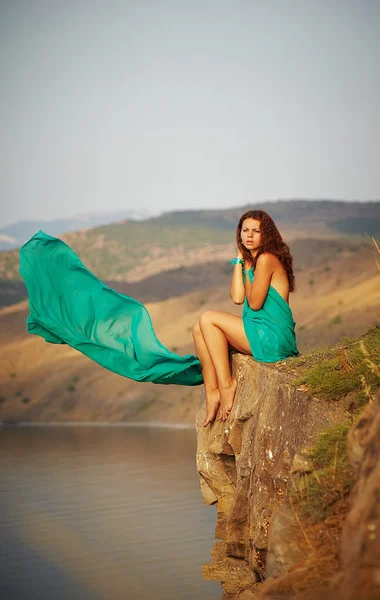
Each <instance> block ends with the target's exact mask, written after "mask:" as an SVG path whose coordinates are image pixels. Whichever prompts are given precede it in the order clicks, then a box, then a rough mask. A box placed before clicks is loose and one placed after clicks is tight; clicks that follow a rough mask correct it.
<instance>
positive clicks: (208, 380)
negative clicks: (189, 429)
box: [193, 321, 220, 427]
mask: <svg viewBox="0 0 380 600" xmlns="http://www.w3.org/2000/svg"><path fill="white" fill-rule="evenodd" d="M193 339H194V344H195V351H196V354H197V356H198V358H199V360H200V362H201V366H202V373H203V381H204V386H205V391H206V419H205V420H204V422H203V426H204V427H206V425H208V424H209V423H211V421H213V420H214V419H215V415H216V413H217V411H218V408H219V404H220V393H219V388H218V380H217V377H216V371H215V367H214V363H213V362H212V360H211V356H210V354H209V351H208V350H207V346H206V344H205V341H204V339H203V335H202V332H201V329H200V326H199V321H197V322H196V323H195V325H194V327H193Z"/></svg>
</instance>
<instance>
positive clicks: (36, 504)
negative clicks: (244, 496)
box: [0, 427, 222, 600]
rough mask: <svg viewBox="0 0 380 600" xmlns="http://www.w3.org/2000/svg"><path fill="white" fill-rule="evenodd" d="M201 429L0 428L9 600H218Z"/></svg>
mask: <svg viewBox="0 0 380 600" xmlns="http://www.w3.org/2000/svg"><path fill="white" fill-rule="evenodd" d="M195 450H196V435H195V432H194V431H192V430H186V429H180V430H173V429H165V430H164V429H153V428H129V427H125V428H117V427H30V428H26V427H21V428H11V427H9V428H0V598H6V599H7V600H24V599H25V600H34V599H38V600H45V599H46V600H52V599H53V598H54V600H77V599H78V600H99V599H101V600H119V599H120V600H127V599H128V600H129V599H130V600H134V599H139V598H141V599H144V600H149V599H152V600H153V599H154V600H157V599H162V600H171V599H173V600H174V599H175V600H220V598H221V596H222V593H221V587H220V585H219V584H218V583H217V582H208V581H203V580H202V574H201V566H202V563H203V562H208V561H209V560H210V555H211V549H212V544H213V539H214V529H215V520H216V511H215V508H214V507H205V506H204V505H203V502H202V498H201V494H200V490H199V480H198V474H197V472H196V467H195Z"/></svg>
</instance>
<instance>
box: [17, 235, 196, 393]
mask: <svg viewBox="0 0 380 600" xmlns="http://www.w3.org/2000/svg"><path fill="white" fill-rule="evenodd" d="M20 273H21V275H22V277H23V279H24V281H25V284H26V287H27V290H28V294H29V309H30V315H29V317H28V319H27V327H28V331H29V333H34V334H36V335H40V336H42V337H43V338H44V339H45V340H46V341H48V342H52V343H53V344H68V345H69V346H72V347H73V348H75V349H76V350H79V351H80V352H82V353H83V354H85V355H86V356H88V357H89V358H91V359H92V360H94V361H96V362H97V363H99V364H100V365H102V366H103V367H106V368H107V369H110V370H111V371H114V372H115V373H119V374H120V375H123V376H124V377H128V378H130V379H134V380H136V381H151V382H153V383H165V384H169V383H174V384H178V385H188V386H192V385H200V384H201V383H203V378H202V371H201V366H200V363H199V360H198V358H197V357H196V356H193V355H190V354H189V355H186V356H179V355H178V354H174V353H173V352H171V351H170V350H169V349H168V348H165V346H163V345H162V344H161V343H160V342H159V340H158V339H157V337H156V335H155V333H154V329H153V326H152V321H151V318H150V315H149V313H148V311H147V309H146V308H145V306H143V304H141V303H140V302H138V301H137V300H134V299H133V298H130V297H128V296H125V295H123V294H119V293H118V292H116V291H115V290H113V289H111V288H109V287H108V286H106V285H105V284H104V283H102V282H101V281H100V280H99V279H97V278H96V277H95V276H94V275H93V274H92V273H90V272H89V271H88V270H87V269H86V267H85V266H84V265H83V264H82V262H81V261H80V260H79V258H78V256H77V255H76V254H75V253H74V252H73V251H72V250H71V248H69V246H67V245H66V244H65V243H64V242H62V240H59V239H57V238H54V237H51V236H49V235H47V234H46V233H44V232H43V231H38V232H37V233H36V234H35V235H34V236H33V237H32V238H31V239H30V240H29V241H28V242H26V244H24V246H23V247H22V248H21V250H20Z"/></svg>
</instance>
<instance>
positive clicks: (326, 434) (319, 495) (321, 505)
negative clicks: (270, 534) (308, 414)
mask: <svg viewBox="0 0 380 600" xmlns="http://www.w3.org/2000/svg"><path fill="white" fill-rule="evenodd" d="M349 430H350V428H349V426H347V425H344V424H342V423H340V424H337V425H333V426H332V427H330V428H329V429H326V430H325V431H323V432H322V433H321V434H320V435H319V436H318V438H317V441H316V443H315V445H314V447H313V448H312V449H311V451H310V452H309V454H308V455H307V458H308V459H309V460H310V462H311V465H312V468H313V470H312V471H311V472H309V473H305V474H303V475H301V477H300V478H299V479H298V481H293V487H292V490H291V495H290V499H291V502H292V503H296V504H297V505H298V506H299V508H300V512H301V514H302V516H304V517H308V518H310V519H311V520H312V521H313V522H317V521H322V520H324V519H326V517H327V516H328V515H329V513H330V512H331V508H332V506H333V505H334V504H335V502H337V501H338V500H340V499H341V498H344V497H345V496H346V495H347V494H348V493H349V492H350V491H351V489H352V487H353V484H354V477H353V470H352V468H351V466H350V463H349V459H348V454H347V435H348V432H349Z"/></svg>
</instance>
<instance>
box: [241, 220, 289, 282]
mask: <svg viewBox="0 0 380 600" xmlns="http://www.w3.org/2000/svg"><path fill="white" fill-rule="evenodd" d="M246 219H257V220H258V221H260V223H261V247H260V249H259V251H258V253H257V255H256V256H255V258H253V257H252V255H251V253H250V252H249V250H247V249H246V248H245V246H244V245H243V242H242V241H241V230H242V227H243V222H244V221H245V220H246ZM236 243H237V245H238V248H239V250H240V252H241V253H242V254H243V257H244V260H245V261H247V262H248V263H249V264H251V265H252V267H253V268H255V267H256V263H257V259H258V258H259V256H260V254H263V252H271V253H272V254H274V255H275V256H277V258H278V259H279V260H280V261H281V263H282V264H283V265H284V268H285V271H286V273H287V275H288V279H289V291H290V292H294V290H295V288H296V284H295V277H294V273H293V257H292V255H291V254H290V250H289V246H288V245H287V244H285V242H284V240H283V239H282V236H281V234H280V232H279V230H278V229H277V227H276V225H275V224H274V221H273V219H272V217H270V216H269V215H268V213H266V212H265V211H263V210H249V211H248V212H246V213H244V215H242V216H241V217H240V220H239V224H238V226H237V230H236Z"/></svg>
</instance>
